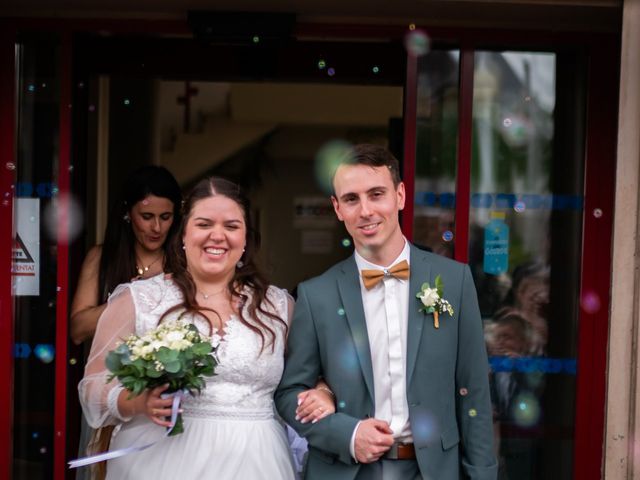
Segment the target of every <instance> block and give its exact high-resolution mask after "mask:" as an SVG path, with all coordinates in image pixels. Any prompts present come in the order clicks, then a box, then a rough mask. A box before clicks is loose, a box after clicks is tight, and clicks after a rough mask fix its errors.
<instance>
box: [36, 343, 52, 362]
mask: <svg viewBox="0 0 640 480" xmlns="http://www.w3.org/2000/svg"><path fill="white" fill-rule="evenodd" d="M33 354H34V355H35V356H36V358H38V359H39V360H40V361H41V362H42V363H51V362H53V359H54V357H55V353H54V349H53V345H45V344H38V345H36V346H35V347H34V349H33Z"/></svg>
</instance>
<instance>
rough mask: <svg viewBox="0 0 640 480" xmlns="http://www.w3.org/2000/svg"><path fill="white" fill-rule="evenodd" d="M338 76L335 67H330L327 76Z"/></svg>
mask: <svg viewBox="0 0 640 480" xmlns="http://www.w3.org/2000/svg"><path fill="white" fill-rule="evenodd" d="M335 74H336V70H335V68H333V67H329V69H328V70H327V75H329V76H330V77H333V76H334V75H335Z"/></svg>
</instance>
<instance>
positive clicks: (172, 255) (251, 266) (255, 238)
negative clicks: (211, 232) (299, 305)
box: [162, 177, 288, 352]
mask: <svg viewBox="0 0 640 480" xmlns="http://www.w3.org/2000/svg"><path fill="white" fill-rule="evenodd" d="M216 196H223V197H227V198H229V199H231V200H233V201H234V202H235V203H237V204H238V206H239V207H240V208H241V209H242V212H243V213H244V221H245V225H246V231H247V233H246V238H245V240H246V245H245V251H244V253H243V254H242V257H241V261H242V265H241V266H237V267H236V269H235V273H234V275H233V278H232V279H231V280H230V281H229V283H228V285H227V288H228V289H229V293H230V294H231V298H232V301H233V299H236V300H239V301H240V304H241V305H242V307H240V308H239V314H240V321H241V322H242V323H243V324H244V325H246V326H247V328H249V329H251V330H252V331H254V332H255V333H256V334H258V335H259V336H260V338H261V341H262V348H261V349H260V351H261V352H262V350H263V349H264V347H265V345H267V344H268V343H267V340H268V341H270V343H271V351H272V352H273V349H274V348H275V339H276V332H275V331H274V329H273V324H272V325H269V324H268V323H266V322H264V321H263V320H261V319H260V316H259V314H261V315H262V316H263V317H266V318H270V319H271V320H273V321H274V322H275V323H281V324H282V325H283V326H284V328H285V338H286V333H287V330H288V328H287V323H286V321H285V320H284V319H282V318H280V317H279V316H278V315H276V314H275V313H273V312H272V311H269V309H268V308H265V307H271V309H272V310H273V311H275V306H274V305H273V302H272V301H271V300H270V299H269V298H268V297H267V289H268V288H269V284H268V282H267V279H266V278H265V276H264V275H263V274H262V273H261V272H260V270H259V268H258V266H257V264H256V260H255V256H256V253H257V251H258V248H259V246H260V233H259V232H258V231H257V230H256V229H255V228H254V225H253V222H252V218H251V205H250V203H249V199H248V198H247V196H246V195H245V194H244V193H243V192H242V190H241V189H240V186H239V185H236V184H235V183H233V182H230V181H229V180H226V179H224V178H220V177H209V178H205V179H203V180H201V181H200V182H198V183H197V184H196V186H195V187H193V189H192V190H191V192H190V193H189V194H188V195H187V197H186V199H185V201H184V204H183V208H182V222H181V224H180V227H179V229H178V232H177V233H176V235H174V236H173V237H172V239H171V243H170V245H169V255H167V259H166V263H165V272H166V273H170V274H171V275H172V279H173V281H174V282H175V284H176V285H177V286H178V288H179V289H180V291H181V292H182V298H183V302H182V303H181V304H178V305H175V306H174V307H172V308H170V309H169V310H168V311H166V312H165V313H164V314H163V315H162V318H164V317H166V316H167V315H168V314H169V313H171V312H174V311H176V310H182V309H184V313H191V314H194V315H200V316H202V317H204V318H205V319H206V320H207V321H208V322H209V325H211V322H210V321H209V319H208V318H207V317H206V316H205V315H204V313H203V312H204V311H211V312H213V313H214V314H215V315H217V316H218V318H219V319H220V321H221V323H222V318H221V317H220V315H219V314H218V312H216V311H215V310H213V309H211V308H208V307H202V306H200V305H198V302H197V300H196V294H197V289H196V285H195V283H194V281H193V277H192V276H191V274H190V273H189V270H188V269H187V267H188V265H187V258H186V255H185V251H184V248H183V244H182V237H183V235H184V231H185V227H186V225H187V222H188V221H189V218H190V217H191V212H192V211H193V207H194V205H195V204H196V203H197V202H199V201H200V200H204V199H206V198H209V197H216ZM246 289H250V290H251V292H252V295H251V296H249V295H246V293H245V291H246ZM247 302H248V303H247ZM245 307H246V315H245ZM211 326H212V325H211ZM212 327H213V326H212Z"/></svg>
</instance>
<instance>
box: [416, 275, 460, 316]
mask: <svg viewBox="0 0 640 480" xmlns="http://www.w3.org/2000/svg"><path fill="white" fill-rule="evenodd" d="M443 286H444V285H443V284H442V279H441V278H440V275H438V276H437V277H436V279H435V282H434V288H431V285H429V283H428V282H427V283H423V284H422V288H421V289H420V291H419V292H418V293H416V298H418V299H420V301H421V302H422V305H423V307H422V308H420V310H418V311H419V312H424V313H433V326H434V327H435V328H440V321H439V318H438V317H439V316H440V314H441V313H445V312H447V313H448V314H449V315H451V316H453V307H452V306H451V304H450V303H449V302H448V301H446V300H445V299H444V298H442V288H443Z"/></svg>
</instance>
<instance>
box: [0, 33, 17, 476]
mask: <svg viewBox="0 0 640 480" xmlns="http://www.w3.org/2000/svg"><path fill="white" fill-rule="evenodd" d="M15 39H16V30H15V28H12V27H11V26H10V25H9V24H8V23H6V22H2V21H0V65H2V68H0V97H1V98H0V191H1V192H11V189H12V188H13V186H14V185H15V183H16V179H15V177H16V175H15V162H16V160H15V158H16V155H15V152H16V149H15V138H16V137H15V132H16V121H15V115H16V114H15V98H16V92H15V82H16V76H15V62H16V54H15V42H16V40H15ZM9 163H12V164H13V165H14V168H13V169H10V168H7V164H9ZM1 201H2V202H7V203H6V204H4V203H3V204H2V205H1V206H0V271H2V272H5V273H4V275H0V385H2V389H3V390H4V394H2V395H0V425H2V426H3V427H2V430H0V478H11V474H12V471H11V470H12V469H11V466H12V459H13V438H12V434H13V295H11V284H12V281H11V275H8V273H9V272H10V271H11V257H12V247H13V195H9V196H8V197H3V198H2V199H1ZM7 227H8V228H7Z"/></svg>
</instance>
